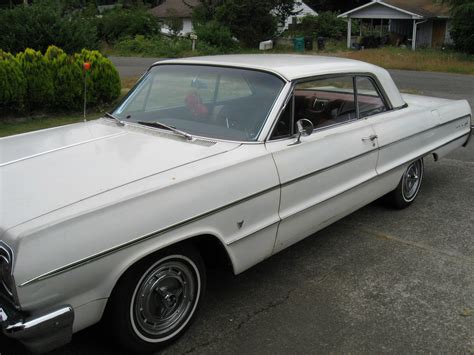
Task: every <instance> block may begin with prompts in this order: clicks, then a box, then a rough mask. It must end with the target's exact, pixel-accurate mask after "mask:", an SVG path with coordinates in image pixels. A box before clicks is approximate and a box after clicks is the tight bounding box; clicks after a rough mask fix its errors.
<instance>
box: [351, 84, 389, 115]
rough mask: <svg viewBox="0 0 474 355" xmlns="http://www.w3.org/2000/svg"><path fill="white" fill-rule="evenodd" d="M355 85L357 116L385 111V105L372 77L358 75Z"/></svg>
mask: <svg viewBox="0 0 474 355" xmlns="http://www.w3.org/2000/svg"><path fill="white" fill-rule="evenodd" d="M356 85H357V103H358V106H359V118H364V117H368V116H372V115H376V114H378V113H380V112H384V111H387V107H386V105H385V103H384V101H383V100H382V98H381V96H380V94H379V92H378V90H377V88H376V86H375V84H374V82H373V81H372V79H370V78H368V77H365V76H358V77H357V78H356Z"/></svg>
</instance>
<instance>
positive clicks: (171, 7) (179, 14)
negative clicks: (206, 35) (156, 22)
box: [150, 0, 200, 35]
mask: <svg viewBox="0 0 474 355" xmlns="http://www.w3.org/2000/svg"><path fill="white" fill-rule="evenodd" d="M199 3H200V0H163V1H161V3H160V4H159V5H158V6H155V7H154V8H152V9H151V10H150V11H151V13H152V14H153V15H155V16H156V17H158V18H159V19H160V20H162V21H163V22H164V25H163V27H162V29H161V31H162V32H164V33H170V32H171V30H170V28H169V26H168V25H166V22H167V21H169V20H171V19H179V20H180V21H181V23H182V26H181V31H180V32H179V34H180V35H185V34H187V33H190V32H193V22H192V19H191V17H192V13H193V8H194V7H196V6H197V5H199Z"/></svg>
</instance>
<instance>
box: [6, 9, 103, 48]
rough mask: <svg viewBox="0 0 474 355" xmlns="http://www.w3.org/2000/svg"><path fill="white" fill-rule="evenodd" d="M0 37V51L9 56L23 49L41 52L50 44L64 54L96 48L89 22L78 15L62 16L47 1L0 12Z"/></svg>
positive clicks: (92, 24) (92, 28) (95, 32)
mask: <svg viewBox="0 0 474 355" xmlns="http://www.w3.org/2000/svg"><path fill="white" fill-rule="evenodd" d="M0 33H1V34H2V35H1V36H0V48H2V49H3V50H5V51H7V52H11V53H18V52H21V51H24V50H25V49H26V48H33V49H35V50H39V51H42V52H44V51H45V50H46V49H47V48H48V46H49V45H51V44H54V45H57V46H60V47H62V48H63V49H64V50H65V51H66V52H68V53H73V52H75V51H79V50H81V49H82V48H97V46H98V40H97V29H96V26H95V24H94V22H93V21H92V20H90V19H87V18H83V17H82V16H81V13H80V12H78V11H76V12H73V13H71V14H64V13H62V11H61V8H60V7H59V5H58V3H57V2H50V1H38V2H33V3H32V4H31V5H29V6H16V7H14V8H13V9H4V10H0Z"/></svg>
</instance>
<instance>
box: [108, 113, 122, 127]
mask: <svg viewBox="0 0 474 355" xmlns="http://www.w3.org/2000/svg"><path fill="white" fill-rule="evenodd" d="M104 116H105V117H109V118H112V119H114V120H115V122H117V124H118V125H119V126H125V123H124V122H123V121H122V120H121V119H120V118H118V117H117V116H114V115H112V114H111V113H108V112H106V113H104Z"/></svg>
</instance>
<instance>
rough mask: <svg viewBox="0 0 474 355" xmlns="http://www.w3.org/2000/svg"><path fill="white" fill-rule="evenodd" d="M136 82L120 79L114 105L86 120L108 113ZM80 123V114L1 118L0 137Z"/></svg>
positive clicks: (92, 114) (91, 114)
mask: <svg viewBox="0 0 474 355" xmlns="http://www.w3.org/2000/svg"><path fill="white" fill-rule="evenodd" d="M137 80H138V77H129V78H124V79H122V92H121V94H120V97H119V98H118V99H117V100H116V101H115V103H112V104H111V105H110V107H105V108H101V110H95V111H92V112H88V113H87V116H86V119H87V120H88V121H89V120H94V119H97V118H99V117H102V116H103V114H104V112H106V111H109V110H110V109H111V108H112V107H114V106H115V104H116V103H117V102H118V101H119V100H120V99H121V98H122V97H123V96H125V94H126V93H127V92H128V91H129V90H130V89H131V88H132V87H133V85H135V83H136V82H137ZM82 121H84V117H83V113H82V112H64V113H55V114H41V115H30V116H27V117H9V118H2V119H0V137H6V136H11V135H14V134H20V133H26V132H32V131H38V130H40V129H45V128H51V127H57V126H64V125H67V124H71V123H78V122H82Z"/></svg>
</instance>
